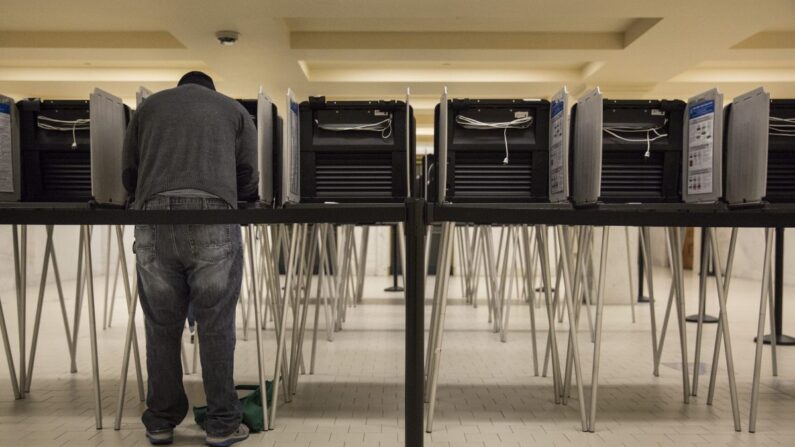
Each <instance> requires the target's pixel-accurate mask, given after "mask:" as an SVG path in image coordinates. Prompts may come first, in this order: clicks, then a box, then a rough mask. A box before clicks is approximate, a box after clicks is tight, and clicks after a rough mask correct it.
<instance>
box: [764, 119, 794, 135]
mask: <svg viewBox="0 0 795 447" xmlns="http://www.w3.org/2000/svg"><path fill="white" fill-rule="evenodd" d="M769 127H770V135H774V136H778V137H795V118H779V117H777V116H771V117H770V124H769Z"/></svg>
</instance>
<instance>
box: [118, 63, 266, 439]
mask: <svg viewBox="0 0 795 447" xmlns="http://www.w3.org/2000/svg"><path fill="white" fill-rule="evenodd" d="M256 160H257V135H256V130H255V129H254V124H253V123H252V121H251V118H250V116H249V114H248V113H247V112H246V110H245V109H244V108H243V107H242V106H241V105H240V104H238V103H237V102H236V101H234V100H233V99H231V98H228V97H226V96H224V95H222V94H220V93H217V92H216V91H215V85H214V84H213V80H212V79H211V78H210V77H209V76H208V75H206V74H204V73H201V72H190V73H187V74H186V75H185V76H183V77H182V79H180V81H179V84H178V86H177V87H176V88H172V89H169V90H165V91H162V92H159V93H156V94H154V95H152V96H150V97H149V98H147V99H146V101H145V102H144V103H143V104H142V105H141V106H140V107H139V108H138V111H137V112H136V113H135V115H133V118H132V121H131V122H130V125H129V127H128V129H127V134H126V137H125V141H124V157H123V168H122V179H123V183H124V187H125V188H126V189H127V191H128V192H129V193H130V195H131V197H134V201H133V205H132V207H133V208H136V209H143V210H190V209H230V208H236V207H237V203H238V201H252V200H256V196H257V186H258V181H259V174H258V173H257V171H256V168H255V166H256V165H257V163H256ZM241 244H242V241H241V234H240V226H239V225H136V226H135V244H134V246H133V249H134V250H133V251H134V252H135V253H136V264H137V267H138V290H139V293H140V298H141V307H142V308H143V312H144V315H145V322H146V367H147V371H148V373H149V381H148V393H147V398H146V406H147V409H146V411H145V412H144V415H143V418H142V419H143V423H144V425H145V426H146V436H147V438H148V439H149V441H150V443H151V444H153V445H162V444H171V443H172V442H173V440H174V427H176V426H177V425H179V423H180V422H182V420H183V419H184V418H185V416H186V414H187V412H188V399H187V396H186V395H185V389H184V388H183V384H182V364H181V363H180V348H181V343H180V341H181V338H182V332H183V328H184V326H185V318H186V316H187V314H188V307H189V306H190V308H191V312H192V313H193V314H194V315H195V317H196V323H197V328H198V335H199V339H200V340H201V363H202V379H203V380H204V391H205V394H206V395H207V407H208V408H207V426H206V429H207V437H206V442H207V444H208V445H210V446H219V447H226V446H229V445H232V444H234V443H236V442H239V441H242V440H244V439H246V438H247V437H248V428H247V427H246V426H245V425H242V424H241V408H240V402H239V400H238V397H237V394H236V392H235V387H234V380H233V369H234V349H235V306H236V302H237V299H238V295H239V293H240V283H241V277H242V269H243V256H242V248H241V247H242V245H241Z"/></svg>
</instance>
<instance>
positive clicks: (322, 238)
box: [309, 224, 369, 375]
mask: <svg viewBox="0 0 795 447" xmlns="http://www.w3.org/2000/svg"><path fill="white" fill-rule="evenodd" d="M364 229H365V230H367V229H369V227H364ZM318 231H319V232H320V235H319V242H318V251H319V252H320V253H319V256H318V263H317V265H318V269H317V270H318V271H317V273H318V278H317V289H316V292H315V319H314V329H313V330H312V352H311V355H310V359H309V374H310V375H311V374H314V373H315V355H316V353H317V332H318V324H319V322H320V299H321V295H323V281H324V279H325V269H326V255H327V254H326V246H327V245H328V243H327V240H326V237H327V233H328V224H320V225H319V229H318ZM363 237H364V239H365V241H363V242H362V243H363V245H364V246H365V247H366V246H367V243H366V239H367V232H365V234H364V236H363ZM364 251H365V252H366V249H365V250H364ZM326 324H328V319H326Z"/></svg>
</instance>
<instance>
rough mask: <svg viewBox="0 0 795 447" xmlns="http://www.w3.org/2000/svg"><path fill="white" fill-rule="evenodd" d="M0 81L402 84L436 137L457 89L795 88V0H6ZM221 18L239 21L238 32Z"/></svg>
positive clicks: (513, 92)
mask: <svg viewBox="0 0 795 447" xmlns="http://www.w3.org/2000/svg"><path fill="white" fill-rule="evenodd" d="M0 10H2V14H0V93H3V94H5V95H9V96H12V97H15V98H22V97H31V96H36V97H44V98H61V99H67V98H87V97H88V94H89V92H90V91H91V90H93V88H95V87H100V88H103V89H105V90H108V91H110V92H111V93H114V94H116V95H119V96H121V97H123V98H124V99H125V101H127V102H129V103H133V102H134V98H135V91H136V90H137V89H138V87H139V86H141V85H143V86H146V87H147V88H149V89H150V90H153V91H157V90H161V89H164V88H168V87H171V86H173V85H174V84H175V82H176V81H177V79H179V77H180V76H181V74H182V73H184V72H185V71H188V70H192V69H199V70H204V71H206V72H208V73H210V74H211V75H212V76H213V77H214V78H215V79H216V84H217V85H218V88H219V90H220V91H222V92H224V93H226V94H228V95H230V96H233V97H240V98H242V97H254V96H255V95H256V92H257V90H258V88H259V86H263V88H264V89H265V91H266V92H267V93H269V95H270V96H271V97H273V98H274V99H275V100H276V102H277V104H281V103H283V98H284V93H285V92H286V90H287V88H288V87H290V88H292V89H293V90H295V91H296V93H297V96H298V97H299V98H305V97H306V96H309V95H324V96H326V97H330V98H335V99H365V98H367V99H371V98H385V99H386V98H402V97H403V96H404V95H405V91H406V88H411V92H412V104H413V105H414V108H415V114H416V116H417V121H418V134H419V141H420V142H421V143H424V144H427V143H428V142H429V141H430V135H432V128H433V113H432V111H433V107H434V106H435V105H436V103H437V102H438V98H439V95H440V93H441V91H442V88H443V87H444V86H447V87H448V89H449V91H450V95H451V96H452V97H459V98H460V97H480V98H487V97H490V98H548V97H550V96H551V95H552V94H553V93H554V92H555V91H557V90H558V89H559V88H560V87H561V86H562V85H564V84H565V85H567V86H568V88H569V91H570V92H571V93H572V95H573V96H574V97H576V96H578V95H579V94H581V93H583V92H584V91H585V90H587V89H588V88H591V87H594V86H600V87H601V88H602V90H603V92H604V93H605V96H606V97H612V98H630V97H635V98H687V97H689V96H692V95H694V94H696V93H698V92H699V91H703V90H706V89H708V88H711V87H714V86H718V87H719V88H720V89H721V90H722V91H723V92H724V93H725V94H726V96H727V97H728V98H731V97H733V96H735V95H737V94H739V93H742V92H744V91H747V90H750V89H752V88H755V87H757V86H759V85H764V86H765V87H767V88H768V90H770V92H771V93H772V95H773V97H778V98H783V97H795V62H793V61H795V1H793V0H765V1H753V2H749V1H747V0H702V1H692V0H668V1H659V0H656V1H646V0H601V1H598V2H597V1H592V0H557V1H555V2H550V1H541V0H501V1H494V0H434V1H428V0H424V1H419V0H399V1H389V2H387V1H383V0H311V1H296V0H292V1H291V0H271V1H257V2H253V1H244V0H225V1H222V2H220V1H210V0H167V1H164V0H157V1H154V0H136V1H134V2H133V1H127V2H108V1H101V0H94V1H91V0H70V1H68V2H63V1H54V0H50V1H45V0H0ZM219 30H235V31H238V32H239V33H240V40H239V42H238V43H237V44H236V45H234V46H232V47H224V46H221V45H219V44H218V42H217V41H216V39H215V37H214V34H215V32H216V31H219Z"/></svg>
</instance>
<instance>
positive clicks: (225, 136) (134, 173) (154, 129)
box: [123, 84, 258, 207]
mask: <svg viewBox="0 0 795 447" xmlns="http://www.w3.org/2000/svg"><path fill="white" fill-rule="evenodd" d="M124 152H125V154H124V155H125V156H124V168H123V170H124V173H123V178H124V184H125V187H127V189H128V190H129V191H130V193H131V194H133V195H134V196H135V202H136V206H140V205H141V204H142V203H143V202H145V201H146V200H148V199H151V198H152V197H153V196H155V195H156V194H159V193H163V192H167V191H174V190H185V189H188V190H199V191H203V192H206V193H209V194H211V195H214V196H217V197H219V198H221V199H223V200H225V201H226V202H227V203H229V204H230V205H231V206H232V207H235V206H236V204H237V201H238V200H253V199H255V198H256V193H257V182H258V174H257V171H256V168H255V167H256V165H257V163H256V160H257V153H256V130H255V129H254V125H253V123H252V122H251V119H250V116H249V114H248V113H247V112H246V110H245V109H244V108H243V107H242V106H241V105H240V104H238V103H237V102H236V101H234V100H233V99H231V98H228V97H226V96H224V95H222V94H220V93H218V92H215V91H213V90H210V89H208V88H205V87H202V86H199V85H194V84H186V85H182V86H180V87H176V88H172V89H169V90H164V91H162V92H159V93H156V94H154V95H152V96H150V97H149V98H147V100H146V101H144V103H143V104H142V105H141V106H140V107H139V109H138V111H137V112H136V114H135V115H134V116H133V119H132V121H131V123H130V127H129V129H128V132H127V138H126V141H125V148H124Z"/></svg>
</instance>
